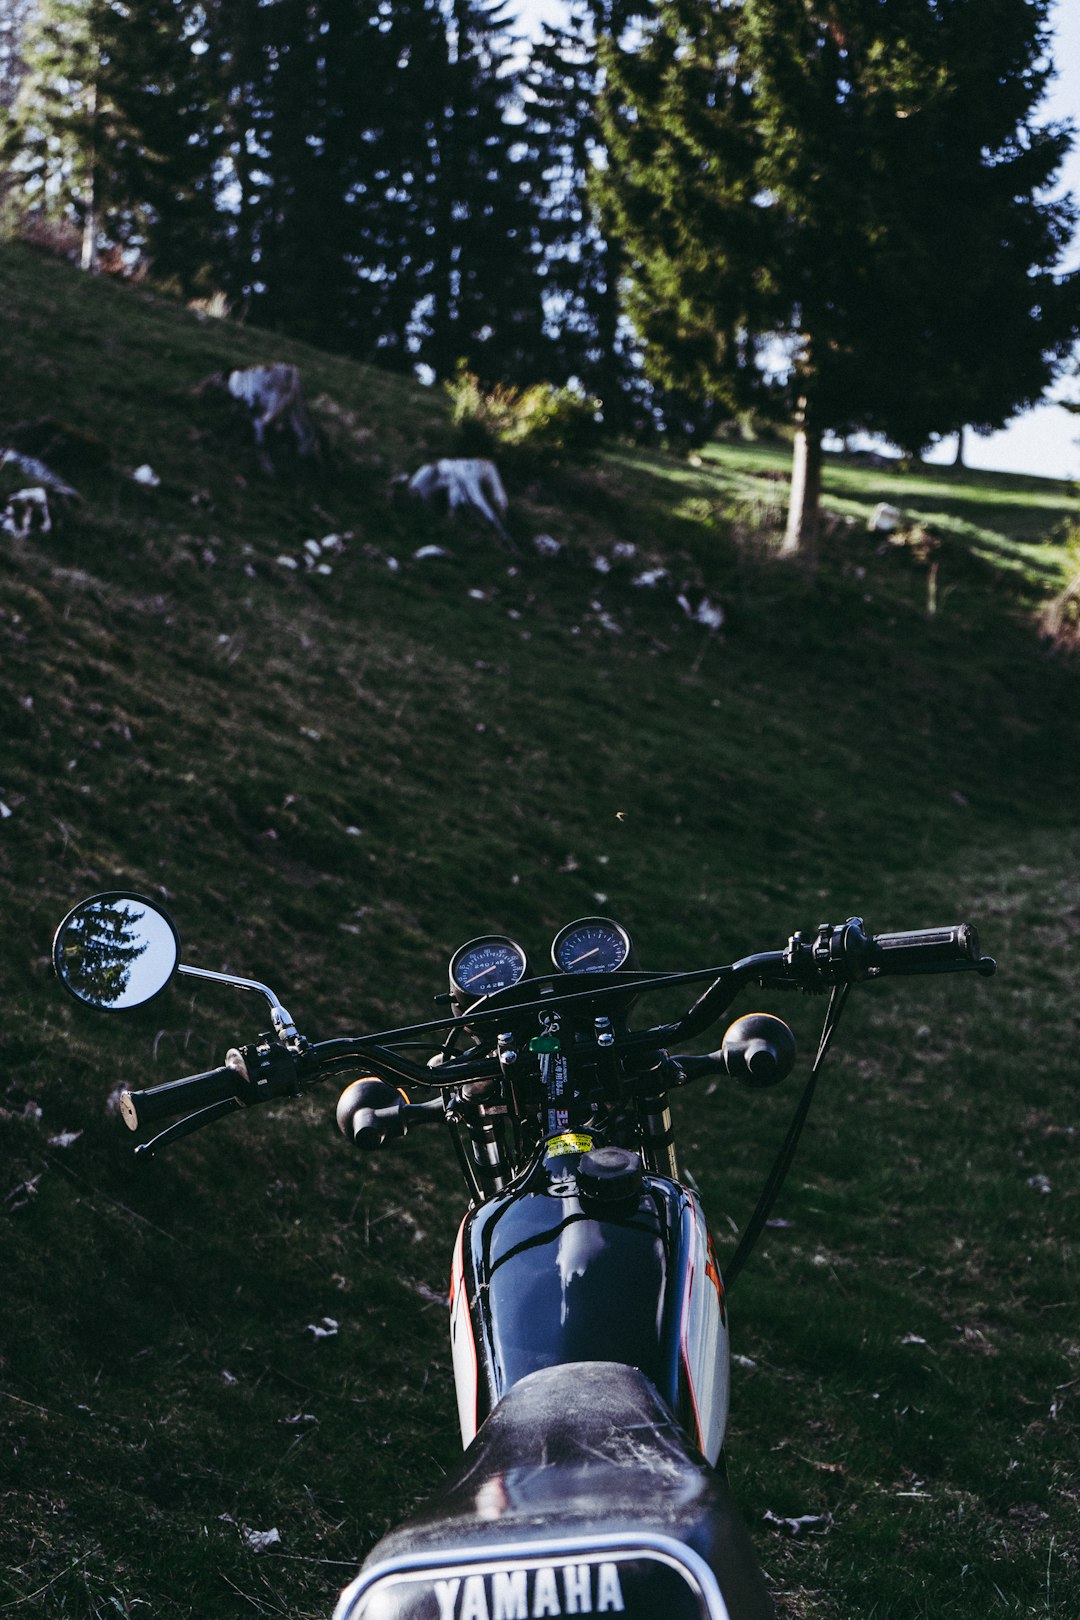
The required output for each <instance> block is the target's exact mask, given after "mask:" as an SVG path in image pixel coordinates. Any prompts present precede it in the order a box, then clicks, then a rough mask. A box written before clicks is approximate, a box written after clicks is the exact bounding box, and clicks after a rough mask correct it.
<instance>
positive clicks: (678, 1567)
mask: <svg viewBox="0 0 1080 1620" xmlns="http://www.w3.org/2000/svg"><path fill="white" fill-rule="evenodd" d="M53 960H54V962H55V965H56V970H57V973H58V974H59V977H60V979H61V981H62V982H63V983H64V985H65V986H66V987H67V989H68V990H69V991H70V992H71V993H72V995H74V996H75V997H76V998H77V999H78V1000H79V1001H81V1002H83V1003H85V1004H88V1005H90V1006H93V1007H97V1008H101V1009H104V1010H107V1011H120V1010H123V1009H124V1008H127V1007H133V1006H138V1005H140V1004H141V1003H143V1002H145V1001H148V1000H149V999H151V998H152V997H153V996H155V995H157V994H158V993H159V992H160V991H161V990H162V989H163V988H164V986H165V985H166V984H167V983H168V981H169V979H170V978H171V977H172V975H173V973H174V972H180V973H183V974H187V975H189V976H194V977H198V978H203V979H210V980H215V981H217V982H221V983H227V984H232V985H238V986H240V987H242V988H246V989H251V990H255V991H258V992H261V994H262V995H263V996H264V997H265V998H266V1000H267V1002H268V1003H269V1007H270V1013H269V1019H270V1023H271V1025H272V1029H271V1031H270V1032H268V1033H267V1034H264V1035H261V1036H259V1037H258V1039H256V1040H255V1041H253V1042H251V1043H250V1044H249V1045H246V1046H242V1047H237V1048H234V1049H233V1050H231V1051H230V1052H229V1053H228V1054H227V1056H226V1059H225V1063H224V1065H223V1066H222V1067H221V1068H217V1069H211V1070H209V1071H208V1072H207V1073H205V1074H197V1075H190V1076H188V1077H187V1078H186V1079H182V1080H174V1081H171V1082H169V1083H167V1084H165V1085H160V1086H153V1087H150V1088H149V1089H147V1090H144V1091H129V1092H125V1093H124V1094H123V1096H122V1100H121V1108H122V1113H123V1117H124V1119H125V1121H126V1123H127V1124H128V1126H130V1128H131V1129H132V1130H139V1129H141V1128H142V1127H145V1126H150V1125H153V1124H155V1122H157V1121H160V1120H163V1119H166V1118H168V1117H169V1116H171V1115H176V1114H185V1117H184V1118H182V1119H179V1120H178V1121H176V1122H175V1123H174V1124H172V1125H170V1126H168V1127H167V1128H166V1129H165V1130H163V1131H162V1132H161V1133H160V1134H159V1135H157V1136H156V1137H154V1138H153V1139H152V1140H150V1141H148V1142H145V1143H144V1144H143V1145H141V1146H140V1147H138V1148H137V1149H136V1152H137V1153H140V1154H142V1155H151V1154H153V1153H155V1152H157V1151H159V1150H160V1149H161V1148H162V1147H164V1146H165V1145H166V1144H168V1143H170V1142H173V1141H176V1140H177V1139H178V1138H180V1137H182V1136H186V1135H188V1134H190V1133H191V1132H192V1131H195V1130H198V1129H200V1128H201V1127H202V1126H204V1125H208V1124H210V1123H212V1122H213V1121H214V1120H216V1119H220V1118H222V1117H223V1116H224V1115H225V1114H228V1113H231V1112H233V1111H235V1110H236V1109H239V1108H247V1107H252V1106H254V1105H255V1104H257V1103H262V1102H268V1101H270V1100H272V1099H279V1098H283V1097H295V1096H300V1095H301V1094H303V1093H304V1092H306V1091H307V1090H308V1089H309V1088H310V1087H312V1086H313V1085H315V1084H317V1083H318V1082H320V1081H322V1080H325V1079H327V1078H330V1077H346V1076H347V1075H349V1074H350V1073H354V1074H355V1072H356V1070H357V1069H360V1070H362V1071H363V1073H362V1077H361V1078H358V1079H353V1080H352V1081H351V1083H350V1084H348V1085H346V1087H345V1089H344V1090H343V1091H342V1093H341V1096H340V1099H339V1102H338V1108H337V1119H338V1124H339V1126H340V1128H341V1130H342V1131H343V1132H344V1134H345V1135H346V1137H348V1138H350V1139H351V1140H352V1141H353V1142H355V1144H356V1145H357V1147H359V1148H361V1149H363V1150H364V1151H366V1152H371V1151H375V1150H378V1149H379V1148H381V1147H383V1146H384V1145H385V1144H386V1143H388V1142H390V1141H393V1140H395V1139H397V1138H400V1137H403V1136H405V1135H406V1133H407V1132H409V1131H411V1130H413V1129H416V1128H418V1127H419V1126H421V1125H426V1124H430V1123H434V1122H437V1121H438V1122H445V1123H446V1124H447V1125H448V1126H449V1128H450V1133H451V1136H452V1138H453V1141H454V1144H455V1147H456V1150H457V1155H458V1159H459V1162H460V1166H461V1171H462V1174H463V1176H464V1179H465V1183H466V1186H467V1188H468V1192H469V1209H468V1211H467V1213H466V1214H465V1217H464V1219H463V1220H462V1222H461V1226H460V1229H459V1231H458V1235H457V1242H456V1244H455V1248H454V1255H453V1262H452V1267H451V1279H450V1338H451V1344H452V1349H453V1364H454V1380H455V1385H456V1389H457V1407H458V1416H459V1420H460V1425H461V1435H462V1441H463V1443H464V1446H465V1453H464V1456H463V1458H462V1461H461V1465H460V1467H459V1469H458V1470H457V1472H456V1474H454V1475H453V1476H452V1477H451V1478H450V1479H449V1480H448V1481H447V1483H445V1484H444V1486H443V1488H442V1489H441V1491H440V1492H439V1493H438V1495H437V1496H436V1497H435V1498H434V1499H433V1500H432V1501H431V1502H430V1503H429V1504H428V1505H427V1507H426V1508H425V1509H424V1510H423V1511H422V1512H421V1513H420V1514H418V1515H417V1516H415V1517H414V1518H412V1519H410V1520H409V1521H408V1522H407V1523H405V1524H403V1525H402V1526H401V1527H400V1528H399V1529H397V1530H394V1531H392V1532H391V1533H390V1534H389V1535H388V1536H386V1537H384V1538H383V1540H382V1541H381V1542H380V1543H379V1544H378V1546H376V1547H375V1548H374V1550H373V1551H372V1552H371V1554H370V1555H369V1557H368V1559H367V1561H366V1562H365V1564H364V1565H363V1568H362V1569H361V1570H360V1573H359V1574H358V1575H357V1577H356V1579H355V1580H354V1581H353V1582H352V1583H351V1585H349V1586H348V1587H347V1588H346V1589H345V1591H344V1592H343V1593H342V1595H341V1598H340V1601H339V1603H338V1606H337V1610H336V1616H335V1620H533V1617H536V1616H547V1615H600V1614H625V1615H628V1616H631V1617H636V1620H658V1617H664V1620H684V1617H685V1620H690V1617H694V1620H705V1617H708V1620H767V1617H768V1616H770V1615H772V1613H773V1609H772V1604H771V1602H770V1600H769V1596H768V1592H767V1590H766V1586H765V1582H764V1579H763V1577H762V1575H761V1572H760V1570H759V1568H758V1566H757V1563H756V1562H755V1559H754V1555H753V1552H752V1550H751V1547H750V1543H749V1538H748V1536H747V1534H746V1531H745V1528H744V1526H743V1524H742V1521H741V1519H740V1518H739V1515H738V1512H737V1510H736V1508H735V1506H734V1504H733V1502H732V1499H731V1496H730V1493H729V1490H728V1487H727V1483H726V1478H725V1471H724V1451H723V1448H724V1430H725V1424H726V1420H727V1410H728V1391H729V1348H728V1317H727V1304H726V1295H727V1292H728V1291H729V1290H730V1287H731V1284H732V1282H733V1280H734V1278H735V1277H736V1276H737V1275H738V1272H739V1271H740V1270H741V1268H742V1266H743V1264H744V1263H745V1260H746V1257H747V1255H748V1254H749V1252H750V1250H751V1248H752V1247H753V1244H754V1242H755V1241H756V1239H757V1237H758V1235H759V1234H760V1232H761V1230H762V1229H763V1227H764V1225H765V1222H766V1220H767V1217H768V1214H769V1211H770V1209H771V1208H772V1206H773V1203H774V1200H775V1197H776V1194H777V1192H778V1190H779V1187H780V1185H781V1183H782V1181H783V1179H784V1176H785V1174H786V1172H787V1169H788V1166H789V1165H790V1163H791V1160H792V1157H793V1155H794V1152H795V1147H796V1144H797V1141H798V1138H799V1133H800V1131H801V1128H802V1124H803V1121H804V1119H805V1117H806V1113H807V1111H808V1109H809V1106H810V1102H811V1098H812V1095H813V1090H814V1084H815V1081H816V1078H817V1074H818V1070H819V1069H820V1066H821V1062H822V1060H823V1058H824V1056H825V1052H826V1050H827V1048H828V1046H829V1043H830V1041H831V1039H832V1035H833V1032H834V1031H835V1028H836V1024H837V1021H838V1019H839V1017H840V1013H841V1011H842V1009H843V1006H844V1002H845V1000H846V997H847V994H848V991H849V989H850V987H851V985H852V984H854V983H857V982H859V981H861V980H865V979H873V978H878V977H883V976H886V975H907V974H928V973H956V972H975V973H979V974H982V975H984V976H987V975H989V974H992V973H993V972H994V967H995V964H994V962H993V960H992V959H991V958H989V957H984V956H981V955H980V954H979V945H978V939H977V936H976V933H975V930H974V929H973V928H972V927H970V926H969V925H967V924H961V925H958V926H954V927H947V928H933V929H922V930H918V931H915V932H911V933H897V934H879V935H877V936H876V937H875V936H872V935H870V934H868V933H867V932H866V931H865V929H864V927H863V924H862V921H861V919H859V918H851V919H849V920H848V921H847V922H845V923H841V924H840V925H839V926H835V927H834V926H831V925H827V924H823V925H822V926H821V927H820V928H819V929H818V930H817V931H816V933H814V934H811V935H804V934H800V933H796V934H793V935H792V936H791V938H790V939H789V940H788V942H787V945H786V946H785V947H784V948H783V949H782V950H773V951H763V952H760V953H758V954H755V955H752V956H746V957H744V958H743V959H742V960H741V961H739V962H735V963H732V964H730V965H729V966H726V967H719V968H708V969H701V970H695V971H693V972H687V973H657V972H647V971H645V970H643V969H642V968H640V967H639V966H638V963H637V959H636V956H635V952H634V948H633V945H632V943H631V941H630V938H629V936H628V935H627V933H626V931H625V929H623V928H622V927H620V925H619V924H618V923H616V922H613V921H611V920H610V919H609V918H606V917H585V918H581V919H579V920H578V921H576V922H572V923H570V924H569V925H568V926H567V927H566V928H563V929H562V930H561V931H560V932H559V933H558V934H557V935H556V936H555V939H554V942H553V944H552V947H551V963H550V966H549V967H547V968H545V970H544V971H543V972H540V973H533V972H531V971H530V968H529V963H528V959H527V957H526V953H525V951H524V950H523V949H522V948H521V946H520V945H518V944H516V943H515V942H514V941H513V940H511V939H508V938H506V937H504V936H502V935H497V934H490V935H485V936H484V937H482V938H480V939H474V940H471V941H469V943H468V944H466V945H463V946H462V947H461V948H460V950H458V951H457V952H455V954H454V956H453V958H452V960H451V962H450V989H449V994H448V996H447V997H445V1002H446V1005H447V1008H448V1010H447V1012H446V1013H445V1015H444V1016H441V1017H439V1018H437V1019H434V1020H431V1021H429V1022H425V1023H421V1024H416V1025H412V1026H410V1027H407V1028H402V1029H393V1030H385V1031H383V1032H382V1033H380V1034H374V1035H360V1036H350V1037H346V1038H344V1039H338V1040H329V1041H318V1042H311V1041H309V1040H307V1039H306V1038H305V1037H304V1036H303V1035H301V1034H300V1032H299V1031H298V1029H297V1027H296V1025H295V1024H294V1023H293V1020H292V1018H291V1017H290V1016H289V1014H288V1013H287V1012H286V1011H285V1009H284V1007H283V1006H282V1005H281V1002H280V1001H279V999H278V998H277V996H275V995H274V993H273V991H272V990H270V989H269V988H268V987H267V986H266V985H262V984H259V983H257V982H256V981H254V980H248V979H237V978H235V977H231V976H226V975H223V974H217V973H212V972H209V971H208V970H206V969H203V968H193V967H187V966H184V965H183V964H181V963H180V942H179V938H178V936H177V932H176V929H175V927H174V925H173V923H172V921H171V919H170V918H169V917H168V916H167V915H166V914H165V913H164V912H163V911H162V910H161V909H160V907H158V906H156V905H155V904H154V903H153V902H152V901H150V900H147V899H145V898H144V897H142V896H140V895H134V894H129V893H123V892H120V893H115V892H114V893H108V894H101V895H96V896H94V897H93V898H92V899H89V900H86V901H84V902H83V903H82V904H80V905H78V906H76V907H75V908H74V910H73V911H71V912H70V914H69V915H68V916H67V917H66V918H65V919H64V921H63V922H62V923H61V925H60V927H59V929H58V930H57V934H56V938H55V941H54V946H53ZM750 984H756V985H760V986H762V987H765V988H768V989H773V988H779V987H794V988H798V989H803V990H826V991H828V992H829V1001H828V1008H827V1012H826V1016H825V1021H824V1027H823V1029H822V1035H821V1041H820V1043H819V1046H818V1050H817V1055H816V1058H815V1060H814V1062H813V1064H812V1067H811V1071H810V1076H809V1079H808V1081H807V1084H806V1087H805V1089H804V1091H803V1093H802V1096H801V1098H800V1100H799V1103H798V1106H797V1108H796V1110H795V1114H794V1117H793V1119H792V1123H791V1126H790V1128H789V1130H788V1132H787V1136H786V1138H785V1140H784V1143H783V1145H782V1147H781V1150H780V1153H779V1155H778V1157H777V1160H776V1162H775V1164H774V1165H773V1167H772V1170H771V1172H770V1174H769V1176H768V1178H767V1181H766V1184H765V1187H764V1189H763V1192H762V1195H761V1198H760V1200H759V1202H758V1205H757V1208H756V1209H755V1211H754V1214H753V1216H752V1217H751V1219H750V1221H749V1223H748V1224H747V1226H746V1228H745V1229H744V1231H743V1234H742V1236H741V1238H740V1241H739V1243H738V1245H737V1247H736V1249H735V1252H734V1254H733V1255H732V1257H731V1259H730V1260H729V1261H728V1263H727V1265H726V1267H725V1271H724V1274H723V1276H722V1275H721V1272H720V1269H719V1267H718V1265H717V1262H716V1257H715V1255H714V1252H713V1246H712V1241H711V1238H710V1235H709V1229H708V1226H707V1224H706V1220H705V1216H704V1213H703V1212H702V1208H701V1205H700V1202H699V1200H698V1198H697V1196H696V1194H695V1192H694V1191H693V1190H692V1188H690V1187H689V1186H687V1185H686V1184H685V1183H684V1182H683V1181H682V1180H680V1177H679V1172H678V1168H677V1164H676V1158H675V1148H674V1139H673V1134H672V1123H671V1111H670V1106H669V1097H670V1094H671V1092H672V1091H675V1090H677V1089H678V1088H679V1087H681V1086H684V1085H687V1084H688V1083H689V1082H690V1081H692V1080H696V1079H699V1078H700V1077H702V1076H704V1075H715V1074H725V1075H728V1076H730V1077H731V1078H733V1079H734V1080H736V1081H739V1082H741V1083H742V1084H744V1085H747V1086H750V1087H760V1086H768V1085H772V1084H773V1083H774V1082H776V1081H778V1080H781V1079H783V1078H784V1076H785V1075H787V1074H788V1073H789V1072H790V1070H791V1068H792V1065H793V1063H794V1059H795V1040H794V1037H793V1035H792V1033H791V1030H790V1029H789V1028H788V1026H787V1024H786V1023H784V1022H783V1021H782V1020H781V1019H779V1018H776V1017H774V1016H772V1015H771V1014H767V1013H750V1014H748V1015H745V1016H743V1017H741V1018H739V1019H737V1020H736V1021H735V1022H734V1023H732V1024H731V1025H730V1027H729V1028H728V1029H727V1031H726V1033H725V1035H724V1037H723V1041H722V1044H721V1046H720V1048H719V1049H718V1050H717V1051H715V1052H712V1053H710V1054H708V1055H705V1056H692V1055H688V1054H682V1053H680V1052H678V1051H677V1050H673V1048H678V1047H679V1046H680V1045H681V1044H682V1043H684V1042H687V1041H692V1040H695V1039H697V1038H698V1037H700V1036H701V1035H702V1034H703V1033H704V1032H705V1031H706V1030H708V1029H709V1028H710V1027H711V1026H712V1025H713V1024H715V1023H716V1022H717V1021H718V1020H719V1019H720V1018H721V1017H722V1016H723V1015H724V1014H725V1013H726V1012H727V1010H728V1008H729V1007H730V1006H731V1004H732V1002H733V1001H734V999H735V997H736V995H737V994H738V992H739V991H740V990H742V989H743V988H744V987H745V986H747V985H750ZM698 985H701V986H704V988H703V990H702V992H701V994H699V995H698V997H697V999H696V1000H695V1001H694V1002H693V1004H692V1005H691V1006H690V1008H689V1010H688V1011H687V1012H685V1013H684V1014H683V1015H682V1016H681V1017H679V1018H677V1019H676V1020H675V1021H674V1022H673V1023H666V1024H665V1023H661V1024H657V1025H654V1026H652V1027H636V1026H634V1025H632V1024H631V1021H630V1020H631V1013H632V1011H633V1009H634V1007H635V1004H636V1003H637V1002H638V1001H639V1000H640V998H641V997H642V996H644V995H645V994H647V993H649V992H652V991H656V990H658V989H664V990H668V991H671V990H672V989H673V987H686V988H687V989H689V987H691V986H698ZM418 1047H420V1048H422V1049H425V1050H429V1051H430V1055H429V1056H428V1057H427V1059H426V1061H421V1060H420V1059H418V1057H417V1056H416V1055H415V1054H416V1051H417V1049H418ZM406 1087H407V1088H409V1091H407V1090H406V1089H405V1088H406ZM416 1087H420V1088H424V1089H426V1090H427V1091H429V1092H432V1093H433V1095H432V1096H430V1097H429V1098H428V1099H427V1100H425V1101H412V1100H410V1094H409V1093H410V1091H411V1090H413V1089H414V1088H416ZM190 1109H194V1110H196V1111H195V1112H193V1113H187V1112H186V1111H187V1110H190Z"/></svg>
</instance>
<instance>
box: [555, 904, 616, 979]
mask: <svg viewBox="0 0 1080 1620" xmlns="http://www.w3.org/2000/svg"><path fill="white" fill-rule="evenodd" d="M632 950H633V946H632V945H631V943H630V935H629V934H628V933H627V932H626V929H625V928H623V927H621V926H620V925H619V924H618V923H617V922H612V920H611V918H610V917H579V918H578V920H577V922H572V923H568V924H567V926H566V927H565V928H563V929H560V931H559V933H557V934H556V935H555V938H554V940H553V942H552V946H551V960H552V961H553V962H554V964H555V966H556V967H557V968H561V969H562V971H563V972H564V973H614V972H615V971H616V970H617V969H618V968H621V967H625V966H626V964H627V962H629V960H630V955H631V952H632Z"/></svg>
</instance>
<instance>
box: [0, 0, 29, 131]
mask: <svg viewBox="0 0 1080 1620" xmlns="http://www.w3.org/2000/svg"><path fill="white" fill-rule="evenodd" d="M32 5H33V0H0V112H2V111H3V110H4V109H5V108H8V107H10V106H11V105H12V103H13V102H14V100H15V97H16V94H17V93H18V89H19V83H20V81H21V79H22V76H23V34H24V32H25V29H26V24H27V22H28V21H29V18H30V12H31V8H32Z"/></svg>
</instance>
